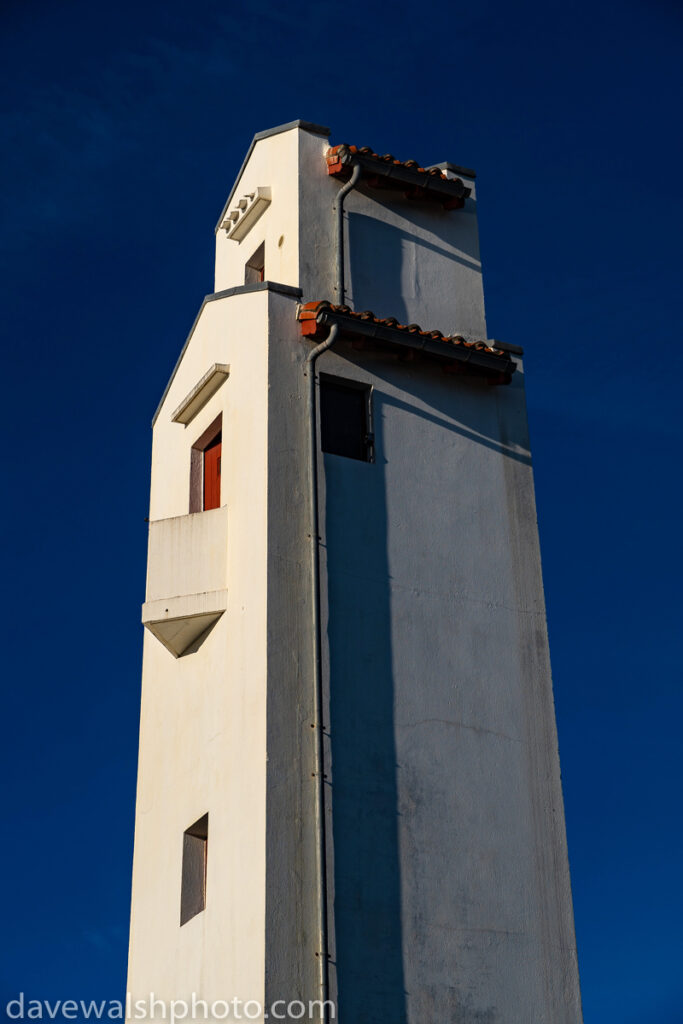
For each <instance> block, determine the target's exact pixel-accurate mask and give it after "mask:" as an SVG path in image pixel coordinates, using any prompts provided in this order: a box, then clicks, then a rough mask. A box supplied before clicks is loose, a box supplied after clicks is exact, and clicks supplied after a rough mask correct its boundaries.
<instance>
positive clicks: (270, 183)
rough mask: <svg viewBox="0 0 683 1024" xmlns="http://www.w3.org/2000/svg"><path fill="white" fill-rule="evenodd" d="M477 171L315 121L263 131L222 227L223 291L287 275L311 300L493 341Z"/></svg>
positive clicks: (219, 276) (219, 279)
mask: <svg viewBox="0 0 683 1024" xmlns="http://www.w3.org/2000/svg"><path fill="white" fill-rule="evenodd" d="M474 177H475V175H474V171H471V170H468V169H467V168H463V167H459V166H456V165H454V164H450V163H442V164H439V165H437V166H432V167H422V166H420V165H419V164H418V163H417V162H416V161H415V160H406V161H403V160H398V159H396V158H395V157H394V156H392V155H391V154H386V155H383V156H381V155H379V154H377V153H376V152H374V151H373V150H371V149H369V148H367V147H364V148H359V147H357V146H354V145H347V144H334V145H332V144H331V142H330V139H329V130H328V129H327V128H323V127H321V126H320V125H314V124H310V123H309V122H306V121H293V122H291V123H290V124H286V125H282V126H280V127H278V128H273V129H271V130H270V131H266V132H260V133H259V134H257V135H255V136H254V139H253V141H252V144H251V146H250V148H249V151H248V153H247V156H246V158H245V161H244V164H243V165H242V168H241V170H240V172H239V174H238V177H237V180H236V182H235V185H234V186H233V189H232V191H231V193H230V195H229V197H228V200H227V202H226V204H225V207H224V209H223V212H222V214H221V216H220V219H219V221H218V224H217V226H216V279H215V290H216V292H219V291H223V290H225V289H228V288H235V287H240V286H244V285H245V284H247V285H248V284H256V283H258V282H259V281H264V280H270V281H277V282H278V283H280V284H286V285H290V286H292V287H294V288H300V289H301V291H302V293H303V301H304V302H310V301H317V300H323V299H324V300H328V301H330V302H332V303H336V304H344V305H347V306H349V307H350V308H351V309H353V310H355V311H357V312H359V311H363V310H372V312H373V313H374V314H375V315H376V316H377V317H381V318H386V317H392V318H395V319H396V320H397V321H398V322H399V323H405V324H411V323H417V324H419V325H420V326H422V327H423V328H425V329H427V330H439V331H441V332H442V333H443V334H445V335H454V334H460V335H463V336H464V337H465V338H467V339H472V340H474V339H484V338H485V337H486V321H485V316H484V297H483V288H482V282H481V262H480V256H479V238H478V231H477V208H476V194H475V183H474ZM342 193H343V210H342V215H341V217H340V216H339V205H340V197H341V196H342ZM340 225H341V227H342V230H341V231H340ZM342 291H343V294H341V292H342Z"/></svg>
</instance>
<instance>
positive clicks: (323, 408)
mask: <svg viewBox="0 0 683 1024" xmlns="http://www.w3.org/2000/svg"><path fill="white" fill-rule="evenodd" d="M370 397H371V388H369V387H368V386H367V385H366V384H361V383H358V382H356V381H345V380H341V379H340V378H339V377H328V376H327V375H326V374H325V375H324V374H321V375H320V438H321V443H322V450H323V451H324V452H329V454H330V455H344V456H345V457H346V458H347V459H359V460H360V461H361V462H374V457H375V456H374V436H373V433H372V420H371V414H372V410H371V405H370Z"/></svg>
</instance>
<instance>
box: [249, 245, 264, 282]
mask: <svg viewBox="0 0 683 1024" xmlns="http://www.w3.org/2000/svg"><path fill="white" fill-rule="evenodd" d="M265 279H266V243H265V241H263V242H261V244H260V245H258V246H257V247H256V249H255V250H254V252H253V253H252V254H251V256H250V257H249V259H248V260H247V262H246V263H245V264H244V283H245V284H260V282H261V281H265Z"/></svg>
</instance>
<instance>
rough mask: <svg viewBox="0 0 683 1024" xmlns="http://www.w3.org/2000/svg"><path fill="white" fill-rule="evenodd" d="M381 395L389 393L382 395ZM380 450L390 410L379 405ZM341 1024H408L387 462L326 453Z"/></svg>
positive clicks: (336, 928) (336, 908)
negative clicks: (343, 1023)
mask: <svg viewBox="0 0 683 1024" xmlns="http://www.w3.org/2000/svg"><path fill="white" fill-rule="evenodd" d="M376 397H379V396H376ZM374 425H375V437H376V449H377V451H378V452H380V453H381V451H382V434H381V430H382V410H381V407H379V402H377V401H376V404H375V424H374ZM324 458H325V480H326V542H327V567H328V600H329V609H330V612H329V615H330V619H329V623H328V640H329V651H330V664H331V673H330V684H329V685H330V744H331V754H332V787H333V789H332V794H333V799H332V805H333V844H334V894H335V895H334V930H335V939H336V964H335V965H333V969H335V968H336V974H337V1000H338V1017H339V1019H340V1020H346V1021H362V1022H363V1024H386V1022H387V1021H391V1022H392V1024H403V1022H404V1021H405V1020H406V1000H405V996H406V994H405V990H404V978H403V950H402V934H401V897H400V876H399V849H398V821H397V814H398V795H397V778H396V773H397V764H396V744H395V739H394V683H393V673H392V657H391V649H392V644H391V615H390V604H389V600H390V596H389V568H388V560H387V513H386V497H385V484H384V472H383V463H382V458H381V456H380V459H379V464H378V463H375V464H370V463H366V462H357V461H355V460H353V459H347V458H344V457H341V456H335V455H325V457H324Z"/></svg>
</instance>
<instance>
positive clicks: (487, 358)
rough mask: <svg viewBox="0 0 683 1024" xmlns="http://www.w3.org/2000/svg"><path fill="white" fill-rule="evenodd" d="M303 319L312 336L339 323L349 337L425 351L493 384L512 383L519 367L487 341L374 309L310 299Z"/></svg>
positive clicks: (301, 315) (304, 331)
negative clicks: (410, 322)
mask: <svg viewBox="0 0 683 1024" xmlns="http://www.w3.org/2000/svg"><path fill="white" fill-rule="evenodd" d="M299 320H300V321H301V330H302V334H304V335H308V336H309V337H310V336H312V337H320V336H321V335H324V334H326V333H327V331H328V329H329V328H330V327H332V325H333V324H337V325H338V326H339V328H340V331H341V333H342V335H343V336H345V337H347V338H351V339H370V340H374V341H376V342H380V343H384V344H388V345H391V346H396V347H398V348H402V349H412V350H414V351H418V352H422V353H425V354H427V355H431V356H434V357H436V358H438V359H439V360H441V361H442V362H443V361H445V362H447V363H450V364H458V367H457V368H458V369H459V370H461V371H464V372H467V371H468V370H469V371H470V372H472V373H473V374H475V375H477V376H484V377H486V378H488V380H489V382H490V383H492V384H509V383H510V380H511V378H512V375H513V373H514V372H515V370H516V369H517V364H516V363H515V362H514V360H513V359H511V358H510V356H509V354H508V353H506V352H502V351H500V350H495V349H492V348H489V347H488V346H486V345H485V344H484V343H483V342H468V341H466V340H465V339H464V338H462V339H461V338H459V337H457V336H455V337H446V336H444V335H442V334H441V333H440V332H439V331H423V330H421V329H420V328H419V327H417V326H416V325H410V326H404V325H402V324H398V323H397V322H396V321H394V320H388V321H387V320H380V319H379V318H377V317H375V316H373V314H371V313H363V314H360V313H355V312H353V311H351V310H347V309H345V308H344V307H335V306H332V305H331V304H329V303H327V302H321V303H306V305H305V306H303V307H301V308H300V310H299ZM454 369H455V367H454Z"/></svg>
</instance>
